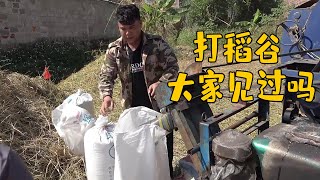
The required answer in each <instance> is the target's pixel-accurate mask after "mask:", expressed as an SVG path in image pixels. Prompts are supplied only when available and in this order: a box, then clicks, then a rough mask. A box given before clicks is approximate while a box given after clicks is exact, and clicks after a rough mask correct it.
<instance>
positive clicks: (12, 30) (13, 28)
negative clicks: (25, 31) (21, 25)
mask: <svg viewBox="0 0 320 180" xmlns="http://www.w3.org/2000/svg"><path fill="white" fill-rule="evenodd" d="M10 32H13V33H14V32H18V28H16V27H11V28H10Z"/></svg>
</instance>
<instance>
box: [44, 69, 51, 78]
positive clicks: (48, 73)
mask: <svg viewBox="0 0 320 180" xmlns="http://www.w3.org/2000/svg"><path fill="white" fill-rule="evenodd" d="M42 76H43V78H44V79H45V80H50V78H51V74H50V72H49V67H44V72H43V74H42Z"/></svg>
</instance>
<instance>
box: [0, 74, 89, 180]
mask: <svg viewBox="0 0 320 180" xmlns="http://www.w3.org/2000/svg"><path fill="white" fill-rule="evenodd" d="M0 87H1V90H0V121H1V126H0V143H4V144H6V145H9V146H10V147H11V148H12V149H13V150H15V151H17V152H18V153H19V154H20V156H21V157H22V159H23V160H24V161H25V163H26V165H27V167H28V168H29V170H30V172H31V173H32V174H33V176H34V179H85V170H84V162H83V158H80V157H77V156H74V155H73V154H72V153H71V152H70V151H69V150H68V148H67V147H66V146H65V144H64V142H63V141H62V139H61V138H60V137H59V136H58V134H57V132H56V130H55V128H54V126H53V125H52V121H51V111H52V110H53V109H54V108H55V107H56V106H58V105H59V104H60V103H61V102H62V100H63V99H64V98H66V95H64V94H62V93H61V92H60V91H59V90H58V89H57V88H56V87H55V85H54V84H53V83H51V82H49V81H45V80H43V79H42V78H39V77H38V78H30V77H28V76H25V75H21V74H18V73H9V72H5V71H0Z"/></svg>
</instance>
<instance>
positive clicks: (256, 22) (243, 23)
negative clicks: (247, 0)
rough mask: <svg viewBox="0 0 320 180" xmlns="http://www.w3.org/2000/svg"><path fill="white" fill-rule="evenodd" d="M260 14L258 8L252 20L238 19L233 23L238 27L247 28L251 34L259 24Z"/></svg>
mask: <svg viewBox="0 0 320 180" xmlns="http://www.w3.org/2000/svg"><path fill="white" fill-rule="evenodd" d="M261 20H262V14H261V12H260V10H259V9H258V10H257V12H256V13H255V14H254V17H253V19H252V21H239V22H235V25H236V26H238V27H242V28H244V29H247V28H248V30H249V31H250V32H251V33H252V34H253V33H254V32H255V30H256V29H257V28H258V27H259V26H260V25H261Z"/></svg>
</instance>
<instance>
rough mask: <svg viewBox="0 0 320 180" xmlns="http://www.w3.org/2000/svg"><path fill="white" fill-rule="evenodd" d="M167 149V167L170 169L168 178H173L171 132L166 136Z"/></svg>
mask: <svg viewBox="0 0 320 180" xmlns="http://www.w3.org/2000/svg"><path fill="white" fill-rule="evenodd" d="M167 149H168V158H169V167H170V177H171V178H172V177H173V165H172V161H173V131H172V132H171V133H170V134H168V135H167Z"/></svg>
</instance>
